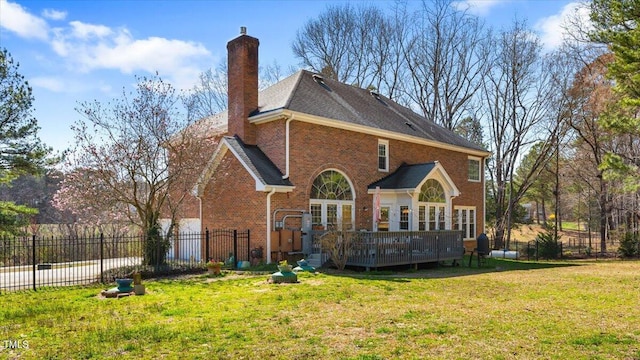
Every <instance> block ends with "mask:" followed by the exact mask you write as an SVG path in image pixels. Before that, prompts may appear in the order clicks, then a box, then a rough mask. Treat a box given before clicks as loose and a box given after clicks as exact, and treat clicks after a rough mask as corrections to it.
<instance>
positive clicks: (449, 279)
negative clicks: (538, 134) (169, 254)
mask: <svg viewBox="0 0 640 360" xmlns="http://www.w3.org/2000/svg"><path fill="white" fill-rule="evenodd" d="M465 265H466V263H465ZM267 277H268V275H255V276H248V275H235V274H231V273H229V274H226V275H225V276H224V277H223V278H215V279H214V278H210V277H208V276H206V275H202V276H194V277H190V278H182V279H169V280H157V281H146V282H145V284H146V286H147V290H148V294H146V295H144V296H136V297H128V298H122V299H119V300H116V299H102V298H100V297H99V296H97V295H98V293H99V291H100V290H101V288H99V287H93V288H73V289H70V288H63V289H55V290H44V291H38V292H36V293H34V292H20V293H9V294H3V295H0V358H10V359H13V358H17V359H72V358H73V359H100V358H111V357H121V358H131V359H154V358H155V359H425V358H433V359H538V358H545V359H639V358H640V305H639V304H640V302H639V301H640V262H637V261H600V262H593V261H591V262H575V263H573V262H572V263H570V264H567V263H550V262H549V263H546V262H545V263H541V264H534V263H524V262H511V261H508V260H490V261H489V264H488V266H487V267H485V268H483V269H477V268H468V267H466V266H463V267H457V268H450V267H440V268H436V269H428V270H420V271H417V272H401V273H394V274H387V273H377V274H376V273H373V274H367V273H354V272H345V273H324V274H315V275H314V274H300V275H299V283H298V284H288V285H285V284H281V285H274V284H269V283H267V281H266V278H267ZM24 340H26V343H23V342H22V341H24ZM6 341H11V342H13V344H15V343H16V342H17V341H20V344H22V345H28V348H25V347H24V346H23V347H22V348H19V349H16V348H14V349H8V348H7V346H6V344H7V342H6ZM14 347H15V346H14Z"/></svg>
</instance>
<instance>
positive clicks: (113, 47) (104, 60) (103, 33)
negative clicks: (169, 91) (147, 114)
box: [51, 21, 211, 87]
mask: <svg viewBox="0 0 640 360" xmlns="http://www.w3.org/2000/svg"><path fill="white" fill-rule="evenodd" d="M69 25H70V27H68V28H56V29H54V30H53V34H54V39H53V41H52V42H51V46H52V48H53V50H54V51H55V52H56V54H58V55H59V56H61V57H63V58H65V59H67V60H68V61H69V63H70V65H71V67H72V68H73V69H76V70H79V71H82V72H89V71H92V70H99V69H115V70H119V71H120V72H123V73H125V74H131V73H135V72H138V71H144V72H147V73H155V72H156V71H157V72H159V73H160V75H161V76H162V77H165V78H167V79H169V80H171V81H172V82H174V83H175V84H174V85H176V86H178V84H180V85H186V84H188V87H191V86H192V85H193V84H194V83H195V81H196V79H197V76H198V74H199V73H200V72H201V71H202V69H204V68H206V66H208V65H209V64H210V63H211V53H210V52H209V51H208V50H207V49H206V48H205V47H204V46H203V45H202V44H199V43H194V42H189V41H182V40H174V39H166V38H160V37H149V38H146V39H134V38H133V36H132V35H131V33H130V32H129V31H128V30H127V29H126V28H119V29H112V28H109V27H107V26H104V25H95V24H86V23H82V22H79V21H72V22H70V23H69Z"/></svg>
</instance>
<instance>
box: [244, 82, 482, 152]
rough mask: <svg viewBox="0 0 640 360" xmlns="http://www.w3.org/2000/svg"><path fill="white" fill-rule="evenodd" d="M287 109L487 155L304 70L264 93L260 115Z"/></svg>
mask: <svg viewBox="0 0 640 360" xmlns="http://www.w3.org/2000/svg"><path fill="white" fill-rule="evenodd" d="M278 109H287V110H291V111H297V112H300V113H305V114H310V115H315V116H319V117H323V118H327V119H334V120H339V121H343V122H347V123H353V124H356V125H362V126H367V127H371V128H375V129H380V130H384V131H391V132H395V133H400V134H406V135H410V136H417V137H420V138H424V139H427V140H431V141H437V142H441V143H445V144H450V145H455V146H459V147H464V148H469V149H473V150H481V151H486V150H485V149H484V148H482V147H481V146H478V145H476V144H474V143H472V142H470V141H468V140H466V139H465V138H463V137H461V136H459V135H457V134H455V133H454V132H453V131H450V130H448V129H445V128H443V127H441V126H439V125H437V124H435V123H433V122H431V121H429V120H427V119H426V118H424V117H423V116H420V115H418V114H416V113H415V112H413V111H412V110H411V109H409V108H406V107H404V106H401V105H399V104H398V103H396V102H394V101H392V100H390V99H388V98H386V97H385V96H383V95H380V94H376V93H372V92H370V91H369V90H365V89H360V88H357V87H355V86H351V85H347V84H343V83H340V82H338V81H335V80H331V79H327V78H324V79H322V80H321V81H320V80H319V79H318V77H317V75H314V74H313V73H311V72H309V71H306V70H301V71H298V72H297V73H295V74H293V75H291V76H289V77H288V78H286V79H284V80H282V81H280V82H278V83H277V84H275V85H273V86H271V87H269V88H267V89H265V90H263V91H261V92H260V94H259V99H258V111H257V112H255V113H253V114H252V115H259V114H264V113H268V112H270V111H274V110H278Z"/></svg>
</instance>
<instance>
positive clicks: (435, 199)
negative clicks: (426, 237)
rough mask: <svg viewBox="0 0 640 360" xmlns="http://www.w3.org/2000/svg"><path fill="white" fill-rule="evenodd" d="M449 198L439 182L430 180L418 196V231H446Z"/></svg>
mask: <svg viewBox="0 0 640 360" xmlns="http://www.w3.org/2000/svg"><path fill="white" fill-rule="evenodd" d="M446 202H447V198H446V196H445V193H444V188H443V187H442V184H440V182H439V181H438V180H435V179H429V180H427V181H425V182H424V184H423V185H422V187H421V188H420V195H419V196H418V230H421V231H422V230H444V229H445V227H446V223H445V214H446V211H447V210H446Z"/></svg>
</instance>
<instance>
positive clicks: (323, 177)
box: [311, 170, 353, 200]
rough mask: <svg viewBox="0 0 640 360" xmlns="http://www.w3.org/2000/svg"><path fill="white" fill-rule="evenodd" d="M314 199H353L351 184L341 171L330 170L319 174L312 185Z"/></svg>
mask: <svg viewBox="0 0 640 360" xmlns="http://www.w3.org/2000/svg"><path fill="white" fill-rule="evenodd" d="M311 198H312V199H324V200H353V195H352V193H351V185H349V181H347V178H346V177H344V175H342V174H341V173H339V172H337V171H335V170H328V171H325V172H323V173H322V174H320V175H318V177H317V178H316V179H315V180H314V181H313V186H312V187H311Z"/></svg>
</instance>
